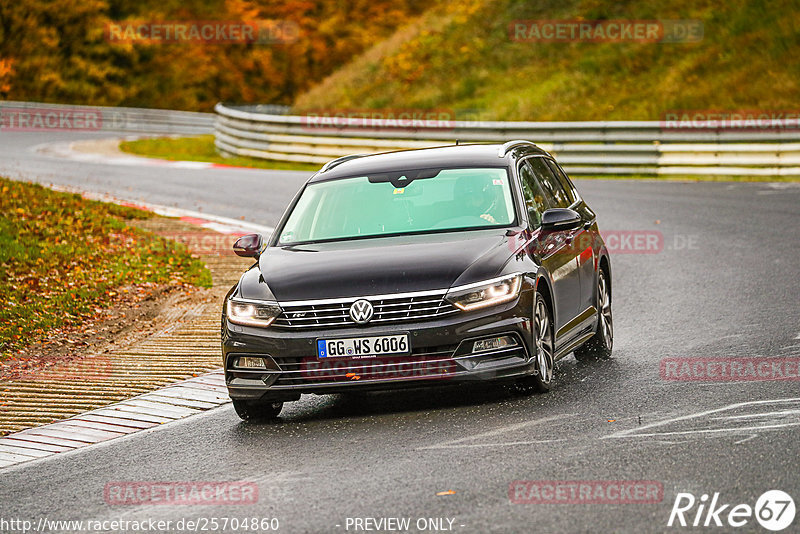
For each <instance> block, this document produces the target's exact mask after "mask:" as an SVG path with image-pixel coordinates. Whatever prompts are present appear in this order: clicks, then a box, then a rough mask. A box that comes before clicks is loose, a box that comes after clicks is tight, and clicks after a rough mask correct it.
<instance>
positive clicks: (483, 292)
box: [445, 274, 522, 311]
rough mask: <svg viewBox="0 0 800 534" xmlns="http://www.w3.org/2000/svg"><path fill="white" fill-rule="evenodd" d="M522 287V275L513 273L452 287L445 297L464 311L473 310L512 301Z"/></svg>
mask: <svg viewBox="0 0 800 534" xmlns="http://www.w3.org/2000/svg"><path fill="white" fill-rule="evenodd" d="M521 288H522V275H521V274H513V275H510V276H504V277H501V278H493V279H491V280H486V281H484V282H478V283H476V284H469V285H466V286H459V287H454V288H451V289H450V291H448V292H447V295H445V298H446V299H447V300H448V301H449V302H451V303H452V304H453V305H454V306H456V307H457V308H459V309H461V310H463V311H472V310H476V309H479V308H486V307H488V306H497V305H498V304H503V303H505V302H510V301H512V300H514V299H516V298H517V297H518V296H519V292H520V289H521Z"/></svg>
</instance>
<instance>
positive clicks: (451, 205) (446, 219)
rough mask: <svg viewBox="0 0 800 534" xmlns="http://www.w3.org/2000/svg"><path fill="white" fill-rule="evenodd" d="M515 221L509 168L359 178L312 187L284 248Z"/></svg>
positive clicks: (289, 225) (289, 224) (283, 238)
mask: <svg viewBox="0 0 800 534" xmlns="http://www.w3.org/2000/svg"><path fill="white" fill-rule="evenodd" d="M409 180H410V181H409ZM514 219H515V217H514V203H513V200H512V194H511V187H510V185H509V178H508V173H507V171H506V169H505V168H477V169H473V168H470V169H425V170H422V171H420V170H415V171H408V172H407V175H404V173H394V174H388V173H387V174H384V175H379V176H358V177H353V178H343V179H337V180H331V181H327V182H318V183H312V184H309V185H308V186H307V187H306V189H305V191H303V194H302V195H301V196H300V199H299V200H298V202H297V204H296V205H295V207H294V209H293V210H292V213H291V215H290V216H289V218H288V220H287V221H286V224H285V225H284V227H283V229H282V231H281V234H280V240H279V244H295V243H309V242H316V241H329V240H338V239H352V238H359V237H370V236H375V237H377V236H384V235H398V234H411V233H425V232H436V231H447V230H460V229H479V228H486V227H499V226H508V225H510V224H512V223H513V222H514Z"/></svg>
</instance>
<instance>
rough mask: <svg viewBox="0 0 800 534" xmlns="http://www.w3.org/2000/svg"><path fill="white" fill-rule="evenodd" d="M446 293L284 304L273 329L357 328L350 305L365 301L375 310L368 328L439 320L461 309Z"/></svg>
mask: <svg viewBox="0 0 800 534" xmlns="http://www.w3.org/2000/svg"><path fill="white" fill-rule="evenodd" d="M445 293H446V292H445V291H442V292H437V293H425V294H417V295H406V296H401V297H391V296H385V297H374V298H372V297H352V298H347V299H342V300H327V301H323V302H319V303H316V304H304V303H302V302H297V303H291V304H281V308H282V309H283V313H281V315H279V316H278V317H277V318H276V319H275V322H274V323H273V326H276V327H279V328H323V327H324V328H330V327H345V326H356V325H357V324H358V323H356V322H355V321H353V319H352V318H351V317H350V305H351V304H353V302H355V301H356V300H360V299H361V298H365V299H366V300H368V301H369V302H370V303H371V304H372V307H373V308H374V314H373V316H372V319H370V321H369V323H367V324H380V323H386V322H392V323H398V322H406V321H419V320H426V319H433V318H439V317H443V316H446V315H450V314H453V313H458V309H457V308H456V307H455V306H453V305H452V304H450V303H449V302H447V301H446V300H445V299H444V295H445Z"/></svg>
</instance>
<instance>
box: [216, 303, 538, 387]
mask: <svg viewBox="0 0 800 534" xmlns="http://www.w3.org/2000/svg"><path fill="white" fill-rule="evenodd" d="M532 295H533V293H532V291H525V290H523V292H522V293H521V294H520V297H519V298H518V299H517V300H516V301H514V302H511V303H508V304H505V305H502V306H497V307H493V308H489V309H485V310H476V311H472V312H461V313H458V314H454V315H449V316H447V317H443V318H439V319H435V320H420V321H417V322H398V323H389V324H387V323H382V324H380V325H374V326H370V325H366V326H358V327H339V328H328V329H320V330H316V329H313V330H312V329H308V330H290V329H280V328H275V327H274V326H271V327H268V328H255V327H247V326H239V325H234V324H231V323H229V322H228V321H227V320H226V318H225V317H224V315H223V320H222V352H223V362H224V367H225V382H226V384H227V386H228V392H229V394H230V396H231V398H232V399H236V400H251V401H264V402H266V401H282V400H296V399H298V398H299V396H300V394H302V393H316V394H325V393H338V392H344V391H352V390H354V389H358V390H360V391H363V390H376V389H396V388H405V387H421V386H426V387H427V386H436V385H447V384H454V383H458V382H468V381H476V380H480V381H486V380H503V379H513V378H517V377H521V376H526V375H530V374H534V373H535V372H536V364H535V359H534V358H531V354H532V350H531V340H532V331H531V328H532V327H531V310H532V309H533V303H532ZM402 333H407V334H408V339H409V344H410V348H411V354H409V355H404V356H377V357H374V358H364V359H349V358H317V354H316V340H317V339H331V338H346V337H366V336H380V335H390V334H402ZM499 335H508V336H511V337H512V338H513V339H514V340H515V341H516V343H517V344H516V345H515V346H512V347H505V348H503V349H499V350H489V351H484V352H479V353H473V352H472V345H473V343H472V341H474V340H477V339H482V338H484V337H497V336H499ZM238 356H262V357H266V356H269V357H270V358H271V359H272V360H274V362H275V363H276V364H277V366H278V367H279V369H274V370H261V369H258V370H256V369H238V368H235V367H234V362H235V360H236V358H237V357H238Z"/></svg>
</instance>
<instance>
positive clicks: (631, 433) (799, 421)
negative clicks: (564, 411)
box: [601, 398, 800, 439]
mask: <svg viewBox="0 0 800 534" xmlns="http://www.w3.org/2000/svg"><path fill="white" fill-rule="evenodd" d="M780 403H800V398H789V399H772V400H761V401H750V402H740V403H736V404H729V405H728V406H724V407H722V408H716V409H714V410H706V411H703V412H698V413H694V414H690V415H683V416H681V417H674V418H671V419H666V420H664V421H658V422H656V423H650V424H648V425H644V426H641V427H637V428H631V429H628V430H621V431H619V432H615V433H613V434H610V435H608V436H603V438H601V439H617V438H638V437H654V436H675V435H690V434H708V435H714V434H724V433H743V432H754V431H759V430H776V429H780V428H786V427H790V426H798V425H800V410H787V411H783V412H788V413H789V414H790V415H795V414H796V415H798V417H797V418H796V419H795V420H790V421H784V422H777V421H774V422H773V424H762V425H754V426H746V427H741V426H740V427H735V426H734V427H730V428H699V429H692V430H675V431H666V432H643V431H644V430H648V429H655V428H658V427H663V426H667V425H670V424H672V423H678V422H681V421H690V420H699V419H702V418H704V417H707V416H710V415H713V414H719V413H721V412H725V411H728V410H734V409H737V408H744V407H750V406H768V405H772V404H780ZM783 412H765V413H763V414H752V415H753V417H757V416H763V415H766V414H769V413H783ZM740 417H741V416H730V418H731V419H732V418H740ZM711 419H722V418H716V417H715V418H711Z"/></svg>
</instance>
